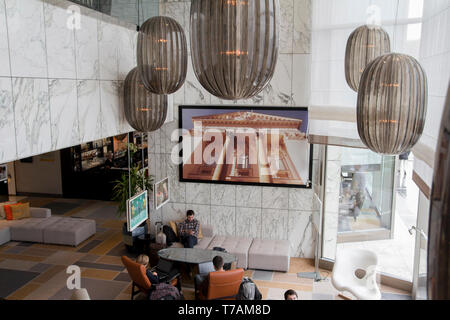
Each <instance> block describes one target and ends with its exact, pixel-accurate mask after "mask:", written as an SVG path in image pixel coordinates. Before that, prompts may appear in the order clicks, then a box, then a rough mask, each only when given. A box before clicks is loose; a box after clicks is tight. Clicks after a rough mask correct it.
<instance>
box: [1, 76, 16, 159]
mask: <svg viewBox="0 0 450 320" xmlns="http://www.w3.org/2000/svg"><path fill="white" fill-rule="evenodd" d="M16 155H17V150H16V133H15V129H14V106H13V96H12V87H11V78H0V163H4V162H6V161H8V160H12V159H15V158H16Z"/></svg>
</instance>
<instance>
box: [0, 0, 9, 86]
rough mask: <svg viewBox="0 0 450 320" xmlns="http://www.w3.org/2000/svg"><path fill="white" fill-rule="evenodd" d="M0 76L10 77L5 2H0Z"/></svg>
mask: <svg viewBox="0 0 450 320" xmlns="http://www.w3.org/2000/svg"><path fill="white" fill-rule="evenodd" d="M0 61H1V62H2V63H0V76H1V77H10V76H11V64H10V60H9V44H8V29H7V26H6V8H5V2H4V1H0Z"/></svg>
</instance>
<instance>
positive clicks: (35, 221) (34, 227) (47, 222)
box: [11, 217, 62, 243]
mask: <svg viewBox="0 0 450 320" xmlns="http://www.w3.org/2000/svg"><path fill="white" fill-rule="evenodd" d="M61 219H62V218H60V217H49V218H28V219H23V220H18V221H17V222H18V223H15V224H12V225H11V240H13V241H28V242H39V243H43V242H44V229H45V228H47V227H49V226H51V225H52V224H54V223H55V222H57V221H59V220H61Z"/></svg>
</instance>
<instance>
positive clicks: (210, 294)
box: [199, 269, 244, 300]
mask: <svg viewBox="0 0 450 320" xmlns="http://www.w3.org/2000/svg"><path fill="white" fill-rule="evenodd" d="M243 277H244V269H234V270H229V271H223V272H210V273H209V275H208V291H207V294H206V297H205V296H204V295H203V293H202V292H200V293H199V299H201V300H235V299H236V295H237V293H238V291H239V286H240V285H241V282H242V278H243Z"/></svg>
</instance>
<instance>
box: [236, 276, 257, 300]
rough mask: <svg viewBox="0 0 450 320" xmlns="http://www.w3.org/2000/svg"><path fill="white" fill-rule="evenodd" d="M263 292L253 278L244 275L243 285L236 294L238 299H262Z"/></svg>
mask: <svg viewBox="0 0 450 320" xmlns="http://www.w3.org/2000/svg"><path fill="white" fill-rule="evenodd" d="M261 299H262V294H261V292H260V291H259V289H258V287H257V286H256V284H255V283H254V282H253V281H252V279H250V278H248V277H244V278H243V279H242V282H241V285H240V286H239V291H238V294H237V296H236V300H261Z"/></svg>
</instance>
